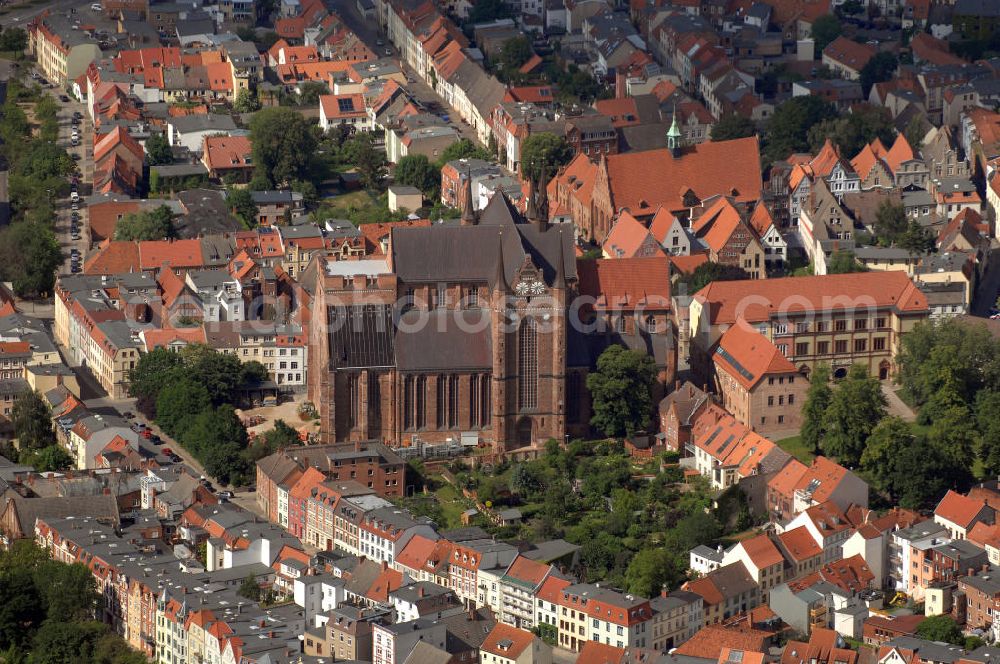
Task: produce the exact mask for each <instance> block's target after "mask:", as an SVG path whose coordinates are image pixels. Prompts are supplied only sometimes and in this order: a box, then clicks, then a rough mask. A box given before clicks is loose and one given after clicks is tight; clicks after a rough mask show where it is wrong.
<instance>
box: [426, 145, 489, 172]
mask: <svg viewBox="0 0 1000 664" xmlns="http://www.w3.org/2000/svg"><path fill="white" fill-rule="evenodd" d="M456 159H485V160H487V161H495V160H496V155H492V154H490V153H489V152H488V151H486V150H484V149H483V148H481V147H479V146H478V145H476V144H475V143H473V142H472V141H470V140H469V139H467V138H461V139H459V140H457V141H455V142H454V143H452V144H451V145H449V146H448V147H446V148H445V149H444V151H443V152H441V156H440V157H439V158H438V161H437V166H438V168H440V167H442V166H444V165H445V164H447V163H448V162H449V161H455V160H456Z"/></svg>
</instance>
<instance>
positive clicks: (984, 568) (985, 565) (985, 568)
mask: <svg viewBox="0 0 1000 664" xmlns="http://www.w3.org/2000/svg"><path fill="white" fill-rule="evenodd" d="M982 570H983V574H986V573H987V572H989V571H990V564H989V563H983V566H982Z"/></svg>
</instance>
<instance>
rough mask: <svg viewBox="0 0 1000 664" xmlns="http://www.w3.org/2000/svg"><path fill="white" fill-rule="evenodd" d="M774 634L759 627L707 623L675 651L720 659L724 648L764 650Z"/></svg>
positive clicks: (748, 650) (679, 653) (680, 653)
mask: <svg viewBox="0 0 1000 664" xmlns="http://www.w3.org/2000/svg"><path fill="white" fill-rule="evenodd" d="M771 637H772V634H771V633H770V632H764V631H761V630H757V629H753V628H751V629H730V628H728V627H725V626H723V625H706V626H705V627H702V628H701V629H700V630H698V631H697V632H696V633H695V635H694V636H692V637H691V638H690V639H688V640H687V641H685V642H684V643H682V644H681V645H680V646H678V648H677V649H676V650H675V651H674V652H675V653H676V654H678V655H685V656H687V657H701V658H703V659H718V658H719V654H720V653H721V652H722V649H723V648H732V649H734V650H743V651H745V652H762V651H764V650H766V649H767V646H768V644H769V643H770V641H771Z"/></svg>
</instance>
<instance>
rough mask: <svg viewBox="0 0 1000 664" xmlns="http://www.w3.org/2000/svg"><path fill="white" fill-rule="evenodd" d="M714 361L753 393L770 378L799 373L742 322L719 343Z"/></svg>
mask: <svg viewBox="0 0 1000 664" xmlns="http://www.w3.org/2000/svg"><path fill="white" fill-rule="evenodd" d="M712 361H713V362H715V364H716V366H717V367H720V368H721V369H722V370H723V371H725V372H726V373H727V374H729V375H730V376H732V377H733V379H735V380H736V382H738V383H739V384H740V385H741V386H742V387H743V389H745V390H752V389H753V388H754V387H756V386H757V385H758V384H759V383H760V381H762V380H763V379H764V378H765V377H767V376H774V375H778V374H781V375H785V374H790V373H796V372H797V371H798V370H797V369H796V368H795V365H794V364H792V363H791V362H789V361H788V358H786V357H785V356H784V355H782V354H781V351H780V350H778V347H777V346H775V345H774V344H773V343H771V341H770V340H769V339H768V338H767V337H765V336H764V335H762V334H761V333H760V332H758V331H757V330H756V329H755V328H753V327H751V326H750V325H749V324H747V323H746V321H744V320H742V319H740V320H738V321H736V323H735V324H734V325H733V326H732V327H730V328H729V329H728V330H726V332H725V333H724V334H723V335H722V338H721V339H719V345H718V348H717V349H716V351H715V354H714V355H713V356H712Z"/></svg>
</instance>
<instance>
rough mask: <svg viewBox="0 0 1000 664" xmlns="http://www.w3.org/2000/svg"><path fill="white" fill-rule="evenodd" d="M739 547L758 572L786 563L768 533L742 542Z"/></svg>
mask: <svg viewBox="0 0 1000 664" xmlns="http://www.w3.org/2000/svg"><path fill="white" fill-rule="evenodd" d="M737 546H740V547H743V551H745V552H746V554H747V558H749V559H750V562H752V563H753V564H754V566H755V567H756V568H757V569H758V570H763V569H765V568H767V567H772V566H774V565H780V564H782V563H783V562H784V561H785V558H784V556H782V555H781V551H779V550H778V547H776V546H775V545H774V542H772V541H771V538H770V537H769V536H768V534H767V533H761V534H760V535H756V536H754V537H751V538H749V539H745V540H743V541H741V542H740V543H739V544H737Z"/></svg>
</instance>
